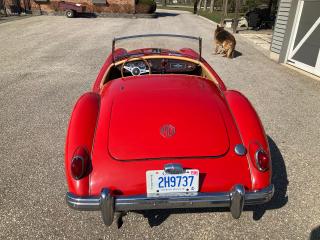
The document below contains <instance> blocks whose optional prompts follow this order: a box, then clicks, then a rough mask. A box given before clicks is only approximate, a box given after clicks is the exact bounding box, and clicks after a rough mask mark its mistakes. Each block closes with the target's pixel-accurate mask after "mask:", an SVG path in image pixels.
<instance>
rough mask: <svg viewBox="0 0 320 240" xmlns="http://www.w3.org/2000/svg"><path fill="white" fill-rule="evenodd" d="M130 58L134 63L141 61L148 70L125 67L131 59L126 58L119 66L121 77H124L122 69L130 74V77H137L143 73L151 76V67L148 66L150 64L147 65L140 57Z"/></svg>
mask: <svg viewBox="0 0 320 240" xmlns="http://www.w3.org/2000/svg"><path fill="white" fill-rule="evenodd" d="M132 58H134V59H136V60H135V61H138V60H140V61H143V62H144V64H145V65H146V67H147V68H148V69H146V68H139V67H138V66H133V67H130V66H126V63H127V62H129V61H130V60H131V58H127V59H126V60H125V61H124V62H123V63H122V65H121V77H124V74H123V69H125V70H127V71H128V72H130V73H131V75H132V76H139V75H141V74H145V73H149V74H151V66H150V63H148V61H147V60H146V59H144V58H142V57H132Z"/></svg>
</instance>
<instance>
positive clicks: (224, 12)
mask: <svg viewBox="0 0 320 240" xmlns="http://www.w3.org/2000/svg"><path fill="white" fill-rule="evenodd" d="M227 15H228V0H223V3H222V11H221V21H220V25H221V26H224V19H225V18H226V17H227Z"/></svg>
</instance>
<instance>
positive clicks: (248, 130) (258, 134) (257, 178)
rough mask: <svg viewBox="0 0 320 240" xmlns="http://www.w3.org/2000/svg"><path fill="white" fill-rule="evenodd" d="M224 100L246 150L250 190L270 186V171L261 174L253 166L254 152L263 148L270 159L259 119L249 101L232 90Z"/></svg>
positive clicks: (227, 92) (226, 93)
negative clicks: (250, 182) (250, 183)
mask: <svg viewBox="0 0 320 240" xmlns="http://www.w3.org/2000/svg"><path fill="white" fill-rule="evenodd" d="M225 97H226V100H227V102H228V104H229V106H230V109H231V112H232V114H233V117H234V119H235V122H236V124H237V127H238V130H239V132H240V135H241V138H242V141H243V144H244V145H245V147H246V148H247V150H248V151H247V158H248V165H249V168H250V172H251V181H252V189H254V190H259V189H263V188H266V187H268V186H269V185H270V180H271V174H272V169H271V163H270V169H269V170H267V171H265V172H261V171H259V170H258V169H257V167H256V164H255V151H256V150H258V149H259V148H263V149H264V150H265V152H266V153H268V155H269V158H270V159H271V155H270V150H269V145H268V141H267V138H266V134H265V131H264V128H263V126H262V123H261V121H260V118H259V116H258V114H257V113H256V111H255V110H254V108H253V107H252V105H251V103H250V102H249V100H248V99H247V98H246V97H245V96H243V95H242V94H241V93H239V92H237V91H233V90H228V91H225Z"/></svg>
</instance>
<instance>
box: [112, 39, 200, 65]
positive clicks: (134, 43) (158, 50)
mask: <svg viewBox="0 0 320 240" xmlns="http://www.w3.org/2000/svg"><path fill="white" fill-rule="evenodd" d="M201 45H202V39H201V38H200V37H194V36H186V35H176V34H145V35H133V36H124V37H116V38H114V40H113V43H112V53H113V52H114V50H115V49H117V48H124V49H126V50H127V51H128V52H130V51H132V52H131V53H130V54H123V55H120V56H117V57H116V58H114V60H115V61H117V60H119V59H121V58H123V57H128V56H139V55H148V54H169V55H179V54H181V53H180V52H179V50H180V49H182V48H190V49H192V50H194V51H195V52H197V53H199V55H200V56H199V58H200V57H201ZM137 49H144V50H143V51H134V50H137Z"/></svg>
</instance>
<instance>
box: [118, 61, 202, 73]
mask: <svg viewBox="0 0 320 240" xmlns="http://www.w3.org/2000/svg"><path fill="white" fill-rule="evenodd" d="M149 66H150V68H151V72H152V73H188V72H193V71H195V70H196V68H197V66H198V65H197V64H195V63H193V62H189V61H184V60H177V59H166V58H157V59H146V60H145V61H143V60H134V61H129V62H126V63H125V64H124V66H123V68H124V72H128V73H129V72H130V73H132V75H140V74H145V73H148V72H149ZM118 67H119V68H121V67H122V66H118ZM119 70H120V69H119Z"/></svg>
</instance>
